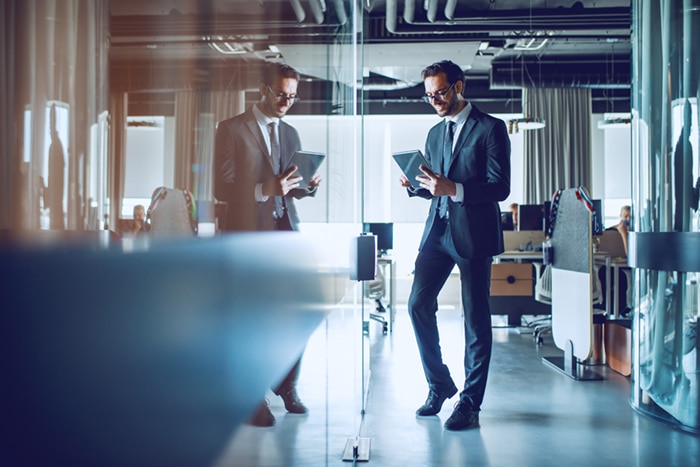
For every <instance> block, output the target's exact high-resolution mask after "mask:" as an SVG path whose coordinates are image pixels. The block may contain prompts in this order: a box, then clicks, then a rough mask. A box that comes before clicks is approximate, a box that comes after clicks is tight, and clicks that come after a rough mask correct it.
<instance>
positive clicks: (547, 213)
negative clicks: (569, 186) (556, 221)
mask: <svg viewBox="0 0 700 467" xmlns="http://www.w3.org/2000/svg"><path fill="white" fill-rule="evenodd" d="M551 210H552V202H551V201H545V202H544V233H545V235H546V234H547V233H548V232H549V226H550V225H551V223H552V219H551V215H552V213H551Z"/></svg>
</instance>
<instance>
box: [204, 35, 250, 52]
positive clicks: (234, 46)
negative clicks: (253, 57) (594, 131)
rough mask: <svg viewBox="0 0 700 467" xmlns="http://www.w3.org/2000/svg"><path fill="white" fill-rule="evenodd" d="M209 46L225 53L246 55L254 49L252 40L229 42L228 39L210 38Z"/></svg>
mask: <svg viewBox="0 0 700 467" xmlns="http://www.w3.org/2000/svg"><path fill="white" fill-rule="evenodd" d="M209 47H211V48H212V49H214V50H216V51H217V52H219V53H220V54H223V55H245V54H247V53H250V52H251V51H252V50H253V45H252V43H250V42H246V43H240V42H229V41H227V40H221V38H219V39H218V40H211V39H210V40H209Z"/></svg>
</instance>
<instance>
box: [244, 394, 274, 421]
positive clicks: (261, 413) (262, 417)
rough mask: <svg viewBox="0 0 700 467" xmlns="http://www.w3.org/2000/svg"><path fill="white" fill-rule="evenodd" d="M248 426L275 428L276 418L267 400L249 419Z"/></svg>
mask: <svg viewBox="0 0 700 467" xmlns="http://www.w3.org/2000/svg"><path fill="white" fill-rule="evenodd" d="M248 424H250V425H253V426H274V424H275V416H274V415H272V412H270V407H269V406H268V402H267V399H265V400H264V401H262V402H261V403H260V405H258V408H257V409H255V412H253V415H251V416H250V418H249V419H248Z"/></svg>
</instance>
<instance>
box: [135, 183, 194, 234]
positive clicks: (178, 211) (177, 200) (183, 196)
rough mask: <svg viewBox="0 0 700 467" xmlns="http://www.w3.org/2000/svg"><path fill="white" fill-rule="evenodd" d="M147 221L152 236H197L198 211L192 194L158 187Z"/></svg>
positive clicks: (154, 193)
mask: <svg viewBox="0 0 700 467" xmlns="http://www.w3.org/2000/svg"><path fill="white" fill-rule="evenodd" d="M146 221H147V222H148V223H149V224H150V225H151V236H196V235H197V210H196V205H195V202H194V198H193V197H192V193H190V192H189V191H187V190H179V189H176V188H166V187H164V186H161V187H158V188H156V189H155V191H154V192H153V196H152V197H151V204H150V206H149V207H148V212H147V214H146Z"/></svg>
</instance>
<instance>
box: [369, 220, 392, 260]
mask: <svg viewBox="0 0 700 467" xmlns="http://www.w3.org/2000/svg"><path fill="white" fill-rule="evenodd" d="M362 231H363V232H365V233H372V234H374V235H375V236H376V237H377V251H378V252H379V256H382V255H383V254H384V253H386V251H387V250H392V249H393V248H394V224H393V223H392V222H365V223H364V224H362Z"/></svg>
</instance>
